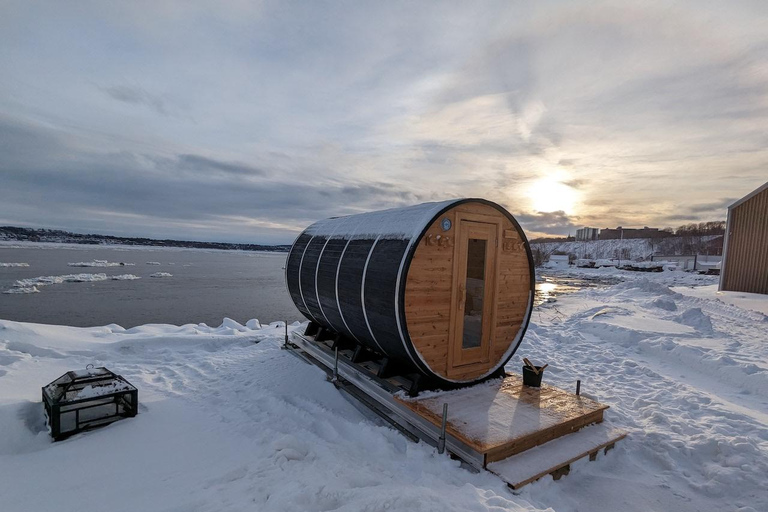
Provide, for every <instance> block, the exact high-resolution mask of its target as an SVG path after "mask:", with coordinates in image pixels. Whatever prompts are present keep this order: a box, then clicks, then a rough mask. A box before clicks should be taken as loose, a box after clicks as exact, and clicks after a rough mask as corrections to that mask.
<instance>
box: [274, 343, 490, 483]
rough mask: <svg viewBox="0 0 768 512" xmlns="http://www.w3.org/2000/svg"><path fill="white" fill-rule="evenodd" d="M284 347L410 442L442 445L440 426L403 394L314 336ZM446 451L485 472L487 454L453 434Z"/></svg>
mask: <svg viewBox="0 0 768 512" xmlns="http://www.w3.org/2000/svg"><path fill="white" fill-rule="evenodd" d="M285 348H286V349H288V350H290V351H291V353H293V354H294V355H296V356H297V357H299V358H301V359H303V360H305V361H307V362H309V363H311V364H314V365H316V366H318V367H320V368H321V369H323V370H325V371H326V373H327V374H328V375H329V377H335V379H333V380H335V381H334V384H335V385H336V387H337V388H339V389H340V390H342V391H345V392H346V393H348V394H349V395H351V396H353V397H354V398H356V399H357V400H359V401H360V402H362V403H363V404H365V405H366V406H367V407H368V408H370V409H371V410H372V411H373V412H375V413H376V414H378V415H379V416H381V417H382V418H383V419H384V420H386V421H387V422H388V423H390V424H391V425H392V426H393V427H395V428H397V429H398V430H400V431H401V432H403V433H404V434H405V435H406V436H407V437H409V438H410V439H411V440H414V441H415V440H419V439H420V440H422V441H424V442H426V443H428V444H430V445H432V446H436V447H437V446H439V445H442V443H443V440H442V439H441V429H440V427H438V426H437V425H434V424H432V423H431V422H430V421H428V420H427V419H425V418H424V417H422V416H420V415H418V414H416V413H415V412H413V411H412V410H411V409H409V408H408V407H406V406H404V405H403V404H402V403H400V402H399V401H398V400H396V399H395V396H394V395H395V393H398V392H402V391H400V390H398V389H396V388H395V386H393V385H392V384H390V383H389V382H387V381H385V380H383V379H380V378H378V377H376V376H375V375H372V374H371V373H370V372H367V371H366V370H365V369H364V368H361V367H359V366H358V365H356V364H354V363H352V362H351V361H348V360H345V358H341V357H338V358H337V357H336V355H335V354H334V353H333V352H332V351H331V350H330V349H329V348H328V347H327V345H324V344H321V343H317V342H315V341H314V339H313V337H311V336H306V335H304V334H301V333H299V332H293V333H292V335H291V338H290V342H288V343H286V346H285ZM403 394H405V393H404V392H403ZM445 449H446V450H447V451H448V452H449V453H450V454H452V455H453V456H455V457H456V458H458V459H461V460H462V461H464V462H465V463H467V464H468V465H469V466H471V467H472V468H473V469H474V470H476V471H480V470H483V469H485V468H484V461H485V457H484V455H483V454H482V453H479V452H477V451H476V450H474V449H473V448H471V447H469V446H467V445H466V444H465V443H463V442H462V441H461V440H459V439H457V438H455V437H454V436H452V435H451V434H450V433H446V434H445Z"/></svg>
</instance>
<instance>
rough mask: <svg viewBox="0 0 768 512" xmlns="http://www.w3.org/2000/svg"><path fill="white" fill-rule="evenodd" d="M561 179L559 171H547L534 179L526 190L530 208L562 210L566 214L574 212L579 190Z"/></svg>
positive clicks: (542, 210) (546, 210) (548, 210)
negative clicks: (546, 173)
mask: <svg viewBox="0 0 768 512" xmlns="http://www.w3.org/2000/svg"><path fill="white" fill-rule="evenodd" d="M563 181H564V180H563V177H562V174H561V173H549V174H548V175H546V176H544V177H542V178H539V179H537V180H536V181H534V182H533V183H532V184H531V186H530V188H529V190H528V197H529V198H530V200H531V206H530V208H531V210H532V211H535V212H544V213H546V212H555V211H562V212H564V213H566V214H568V215H572V214H574V213H576V212H577V209H576V204H577V201H578V196H579V192H578V191H577V190H576V189H575V188H573V187H571V186H569V185H567V184H566V183H564V182H563Z"/></svg>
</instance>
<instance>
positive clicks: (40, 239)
mask: <svg viewBox="0 0 768 512" xmlns="http://www.w3.org/2000/svg"><path fill="white" fill-rule="evenodd" d="M0 242H11V243H13V242H25V243H35V244H37V243H40V244H48V243H57V244H74V245H82V246H105V245H110V246H115V245H117V246H128V247H177V248H183V249H218V250H235V251H260V252H265V251H266V252H288V251H289V250H290V248H291V246H290V245H262V244H236V243H228V242H198V241H194V240H158V239H154V238H136V237H121V236H111V235H98V234H85V235H84V234H80V233H71V232H69V231H61V230H53V229H31V228H20V227H15V226H0Z"/></svg>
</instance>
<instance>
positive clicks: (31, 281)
mask: <svg viewBox="0 0 768 512" xmlns="http://www.w3.org/2000/svg"><path fill="white" fill-rule="evenodd" d="M134 279H141V278H140V277H139V276H137V275H134V274H119V275H113V276H110V275H107V274H66V275H62V276H39V277H30V278H28V279H19V280H17V281H16V282H15V283H14V285H13V288H10V289H8V290H5V291H4V292H3V293H36V292H39V291H40V290H38V289H37V288H38V287H39V286H50V285H53V284H62V283H95V282H98V281H133V280H134Z"/></svg>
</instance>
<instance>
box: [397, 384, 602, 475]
mask: <svg viewBox="0 0 768 512" xmlns="http://www.w3.org/2000/svg"><path fill="white" fill-rule="evenodd" d="M396 398H397V399H398V400H400V401H401V402H402V403H403V404H405V405H406V406H407V407H409V408H411V409H412V410H413V411H414V412H416V413H418V414H420V415H421V416H423V417H425V418H427V419H428V420H429V421H430V422H432V423H433V424H435V425H440V423H441V421H442V412H443V404H448V425H447V430H448V432H450V433H451V434H452V435H454V436H456V437H457V438H459V439H461V440H462V441H463V442H464V443H466V444H467V445H468V446H471V447H472V448H473V449H474V450H476V451H478V452H480V453H482V454H483V456H484V460H485V464H489V463H491V462H495V461H499V460H502V459H505V458H507V457H510V456H512V455H516V454H518V453H521V452H524V451H525V450H529V449H531V448H533V447H534V446H539V445H541V444H544V443H546V442H548V441H551V440H552V439H556V438H559V437H562V436H564V435H567V434H570V433H572V432H575V431H577V430H579V429H580V428H583V427H585V426H587V425H590V424H592V423H600V422H601V421H603V411H605V410H606V409H608V406H607V405H603V404H600V403H598V402H596V401H594V400H591V399H589V398H586V397H583V396H579V395H575V394H573V393H569V392H567V391H563V390H562V389H559V388H556V387H554V386H548V385H546V384H543V385H542V387H541V388H533V387H529V386H525V385H523V381H522V377H521V376H520V375H515V374H512V375H509V376H507V377H506V378H504V379H496V380H492V381H489V382H485V383H482V384H477V385H474V386H470V387H467V388H462V389H458V390H454V391H444V392H440V393H430V394H427V395H426V396H424V397H416V398H405V397H396Z"/></svg>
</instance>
